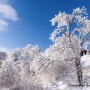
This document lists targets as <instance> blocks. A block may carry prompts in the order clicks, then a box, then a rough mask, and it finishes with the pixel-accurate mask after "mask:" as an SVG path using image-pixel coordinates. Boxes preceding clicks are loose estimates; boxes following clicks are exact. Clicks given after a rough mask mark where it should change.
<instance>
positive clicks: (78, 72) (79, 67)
mask: <svg viewBox="0 0 90 90" xmlns="http://www.w3.org/2000/svg"><path fill="white" fill-rule="evenodd" d="M75 66H76V73H77V77H78V83H79V86H82V84H83V83H82V70H81V64H80V58H76V60H75Z"/></svg>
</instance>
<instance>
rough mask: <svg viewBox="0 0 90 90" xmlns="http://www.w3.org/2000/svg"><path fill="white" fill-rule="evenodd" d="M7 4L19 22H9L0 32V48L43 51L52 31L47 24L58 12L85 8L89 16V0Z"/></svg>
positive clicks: (25, 0)
mask: <svg viewBox="0 0 90 90" xmlns="http://www.w3.org/2000/svg"><path fill="white" fill-rule="evenodd" d="M11 1H12V0H10V2H9V4H10V5H11V6H12V7H13V8H14V9H15V10H16V12H17V14H18V17H19V20H18V21H17V22H12V21H9V25H8V27H7V30H5V31H2V32H0V47H1V48H7V49H11V48H17V47H24V46H26V45H27V44H32V45H36V44H37V45H39V46H40V47H41V48H42V50H45V49H46V48H48V47H49V46H50V44H52V42H51V41H50V40H49V37H50V33H51V32H52V30H53V29H54V28H53V27H52V26H51V23H50V22H49V20H50V19H52V18H53V17H54V16H55V14H58V12H59V11H62V12H63V11H65V12H66V13H71V12H72V9H73V8H76V7H82V6H85V7H86V8H87V11H88V13H89V16H90V0H13V2H11Z"/></svg>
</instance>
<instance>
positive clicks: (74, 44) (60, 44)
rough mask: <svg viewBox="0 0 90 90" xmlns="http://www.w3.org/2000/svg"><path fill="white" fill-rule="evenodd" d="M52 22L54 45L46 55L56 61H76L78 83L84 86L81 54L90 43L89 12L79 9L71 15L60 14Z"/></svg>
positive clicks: (74, 10) (51, 37) (83, 8)
mask: <svg viewBox="0 0 90 90" xmlns="http://www.w3.org/2000/svg"><path fill="white" fill-rule="evenodd" d="M50 21H51V23H52V26H55V27H56V28H55V30H54V31H53V32H52V34H51V36H50V39H51V40H52V41H53V42H54V45H52V46H51V47H50V48H51V49H47V50H46V55H47V56H48V57H50V58H51V59H56V60H57V59H58V60H64V61H69V60H70V61H73V60H74V61H75V66H76V72H77V77H78V82H79V85H82V70H81V65H80V58H81V56H80V52H81V51H82V49H84V48H86V46H87V45H88V44H89V43H90V33H89V32H90V20H89V19H88V14H87V10H86V8H85V7H82V8H79V7H78V8H76V9H73V12H72V13H71V14H66V13H65V12H59V13H58V15H55V17H54V18H52V20H50ZM52 51H53V52H52ZM55 51H56V52H55Z"/></svg>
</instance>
